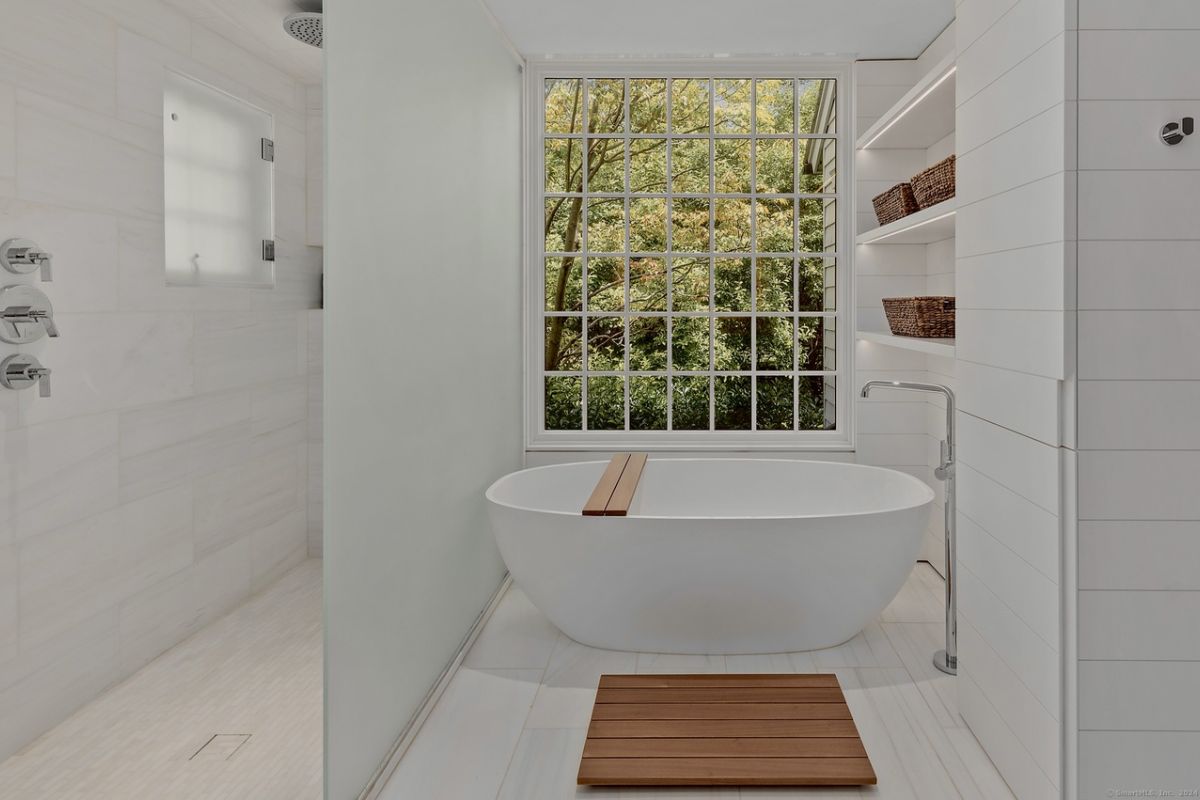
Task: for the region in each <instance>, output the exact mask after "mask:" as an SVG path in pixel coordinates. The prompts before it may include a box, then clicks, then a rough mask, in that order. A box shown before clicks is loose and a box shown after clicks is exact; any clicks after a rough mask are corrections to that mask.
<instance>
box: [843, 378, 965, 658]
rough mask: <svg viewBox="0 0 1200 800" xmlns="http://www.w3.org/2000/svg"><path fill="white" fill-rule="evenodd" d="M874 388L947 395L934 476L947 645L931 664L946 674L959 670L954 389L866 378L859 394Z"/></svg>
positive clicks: (934, 655) (864, 394)
mask: <svg viewBox="0 0 1200 800" xmlns="http://www.w3.org/2000/svg"><path fill="white" fill-rule="evenodd" d="M874 388H881V389H906V390H909V391H914V392H933V393H935V394H941V395H944V396H945V398H946V438H945V439H943V440H942V446H941V456H942V458H941V462H942V463H940V464H938V466H937V469H935V470H934V471H933V474H934V476H935V477H936V478H937V479H938V480H940V481H945V482H946V649H945V650H938V651H937V652H936V653H934V654H933V665H934V666H935V667H937V668H938V669H940V670H941V671H942V672H945V673H946V674H948V675H957V674H958V582H957V579H956V577H955V559H956V558H957V557H958V555H957V550H958V527H957V524H956V520H955V507H956V505H957V498H956V496H955V495H956V493H955V489H954V472H955V467H954V465H955V463H956V459H957V453H956V452H955V449H954V392H952V391H950V388H949V387H947V386H942V385H941V384H940V383H909V382H907V381H867V382H866V383H865V384H863V388H862V396H863V397H867V396H868V395H870V394H871V390H872V389H874Z"/></svg>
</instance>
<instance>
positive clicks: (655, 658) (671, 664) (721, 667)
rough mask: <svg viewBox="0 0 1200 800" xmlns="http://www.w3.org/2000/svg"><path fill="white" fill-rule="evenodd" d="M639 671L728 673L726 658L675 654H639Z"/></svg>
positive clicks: (681, 673)
mask: <svg viewBox="0 0 1200 800" xmlns="http://www.w3.org/2000/svg"><path fill="white" fill-rule="evenodd" d="M637 671H638V672H640V673H667V674H679V675H683V674H689V675H690V674H695V673H700V672H727V670H726V669H725V656H689V655H679V654H675V653H638V657H637Z"/></svg>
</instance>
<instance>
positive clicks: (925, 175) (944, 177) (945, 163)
mask: <svg viewBox="0 0 1200 800" xmlns="http://www.w3.org/2000/svg"><path fill="white" fill-rule="evenodd" d="M911 184H912V192H913V197H915V198H916V199H917V205H919V206H920V207H921V208H929V207H930V206H936V205H937V204H938V203H941V202H943V201H946V200H949V199H950V198H951V197H954V156H950V157H949V158H944V159H942V160H941V161H939V162H938V163H936V164H934V165H933V166H932V167H930V168H928V169H924V170H921V171H920V172H918V173H917V174H916V175H913V177H912V181H911Z"/></svg>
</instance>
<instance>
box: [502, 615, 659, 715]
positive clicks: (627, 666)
mask: <svg viewBox="0 0 1200 800" xmlns="http://www.w3.org/2000/svg"><path fill="white" fill-rule="evenodd" d="M636 671H637V654H636V653H622V652H619V651H616V650H598V649H596V648H594V647H587V646H586V645H582V644H580V643H579V642H576V641H574V640H573V639H571V638H570V637H567V636H562V637H560V638H559V640H558V644H556V645H555V647H554V652H553V653H552V654H551V655H550V663H549V665H548V666H547V667H546V673H545V675H544V676H543V678H542V685H541V687H540V688H539V689H538V693H537V697H536V698H535V699H534V701H533V708H532V709H531V710H530V712H529V719H528V720H526V722H525V727H526V728H585V727H587V724H588V721H589V720H590V719H591V717H592V705H593V704H594V703H595V700H596V684H597V683H598V682H599V680H600V676H601V675H603V674H605V673H615V674H621V673H624V674H630V673H634V672H636Z"/></svg>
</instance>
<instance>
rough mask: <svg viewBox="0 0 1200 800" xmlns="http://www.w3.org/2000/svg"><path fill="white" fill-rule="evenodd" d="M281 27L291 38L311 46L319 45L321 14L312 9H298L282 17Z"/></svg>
mask: <svg viewBox="0 0 1200 800" xmlns="http://www.w3.org/2000/svg"><path fill="white" fill-rule="evenodd" d="M283 29H284V30H285V31H287V32H288V35H289V36H291V37H292V38H293V39H298V40H299V41H301V42H304V43H305V44H311V45H312V46H313V47H320V46H321V14H320V12H313V11H298V12H296V13H295V14H288V15H287V16H286V17H284V19H283Z"/></svg>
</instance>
